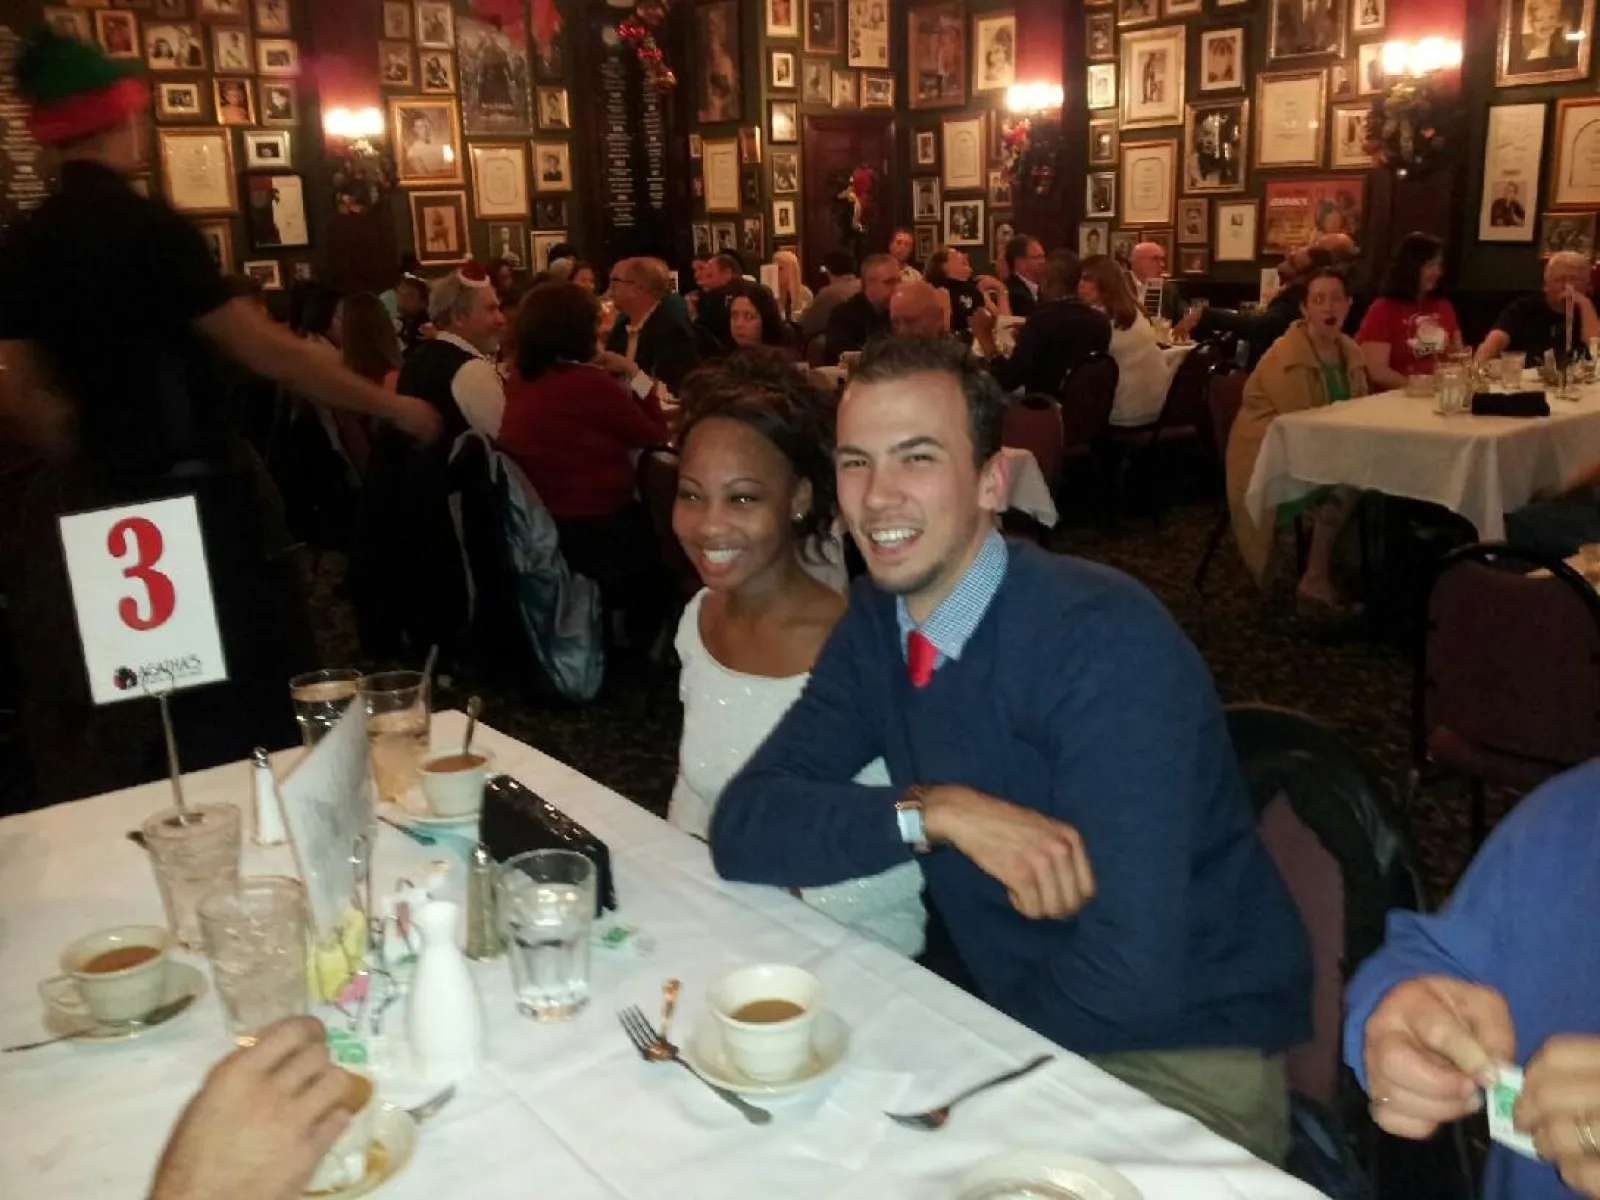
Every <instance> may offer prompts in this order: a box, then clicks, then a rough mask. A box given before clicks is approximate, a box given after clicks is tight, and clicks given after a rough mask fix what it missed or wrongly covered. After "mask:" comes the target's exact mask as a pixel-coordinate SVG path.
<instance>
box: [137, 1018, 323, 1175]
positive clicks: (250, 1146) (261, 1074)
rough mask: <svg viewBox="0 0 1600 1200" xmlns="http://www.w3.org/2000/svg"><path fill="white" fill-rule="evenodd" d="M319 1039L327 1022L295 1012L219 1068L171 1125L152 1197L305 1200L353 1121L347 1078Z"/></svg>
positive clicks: (157, 1169)
mask: <svg viewBox="0 0 1600 1200" xmlns="http://www.w3.org/2000/svg"><path fill="white" fill-rule="evenodd" d="M323 1038H324V1034H323V1028H322V1024H321V1022H319V1021H317V1020H314V1019H313V1018H310V1017H293V1018H291V1019H289V1020H286V1021H279V1022H278V1023H277V1024H275V1025H272V1026H270V1027H268V1028H267V1030H266V1031H265V1032H264V1033H262V1035H261V1036H260V1038H259V1039H258V1040H257V1041H256V1044H255V1045H254V1046H251V1047H249V1048H248V1049H245V1050H236V1051H234V1052H233V1053H232V1054H230V1055H229V1056H228V1057H227V1058H225V1059H223V1060H222V1061H221V1062H220V1063H218V1064H217V1065H216V1066H215V1067H213V1068H212V1070H211V1073H210V1074H209V1075H207V1076H206V1081H205V1085H204V1086H203V1087H202V1088H201V1089H200V1091H199V1093H198V1094H197V1095H196V1096H195V1097H194V1099H193V1100H191V1101H189V1106H188V1107H187V1108H185V1109H184V1110H183V1115H182V1116H181V1117H179V1118H178V1123H177V1125H176V1126H175V1127H174V1128H173V1131H172V1136H171V1137H170V1138H169V1139H168V1141H167V1148H166V1150H165V1151H164V1152H163V1153H162V1155H161V1163H160V1165H159V1166H158V1167H157V1168H156V1178H155V1183H154V1185H153V1186H152V1187H151V1189H150V1200H218V1198H219V1197H224V1196H225V1197H227V1198H228V1200H299V1197H300V1195H301V1194H302V1192H304V1190H305V1186H306V1184H307V1183H309V1182H310V1180H311V1175H312V1172H314V1171H315V1170H316V1169H317V1164H318V1163H319V1162H321V1161H322V1156H323V1155H324V1154H326V1153H327V1151H328V1149H329V1147H331V1146H332V1145H333V1143H334V1141H335V1139H337V1138H338V1136H339V1134H340V1133H342V1132H343V1131H344V1128H345V1126H346V1125H348V1124H349V1123H350V1117H349V1114H348V1113H346V1112H345V1110H344V1108H343V1107H341V1105H340V1101H341V1099H342V1098H343V1097H344V1095H345V1091H346V1088H347V1087H348V1076H347V1075H346V1074H345V1072H344V1071H342V1070H340V1069H339V1068H338V1067H336V1066H334V1065H333V1064H332V1063H331V1062H329V1060H328V1050H327V1046H326V1045H325V1043H324V1040H323Z"/></svg>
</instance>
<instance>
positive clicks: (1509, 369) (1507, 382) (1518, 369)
mask: <svg viewBox="0 0 1600 1200" xmlns="http://www.w3.org/2000/svg"><path fill="white" fill-rule="evenodd" d="M1527 365H1528V356H1527V355H1526V354H1519V353H1510V354H1502V355H1501V356H1500V386H1501V387H1503V388H1505V390H1506V391H1508V392H1520V391H1521V390H1522V372H1523V371H1524V370H1525V369H1526V368H1527Z"/></svg>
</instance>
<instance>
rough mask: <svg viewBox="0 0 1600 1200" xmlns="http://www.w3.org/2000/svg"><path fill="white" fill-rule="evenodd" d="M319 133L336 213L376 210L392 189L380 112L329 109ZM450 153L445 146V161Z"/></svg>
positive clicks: (391, 164) (391, 162)
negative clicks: (325, 153) (325, 149)
mask: <svg viewBox="0 0 1600 1200" xmlns="http://www.w3.org/2000/svg"><path fill="white" fill-rule="evenodd" d="M322 132H323V137H324V140H325V141H326V142H327V145H328V160H329V165H330V166H331V167H332V174H333V195H334V203H335V204H336V206H337V208H338V211H340V212H342V213H363V212H367V211H369V210H371V209H373V208H376V207H377V206H378V205H379V204H380V203H382V201H383V197H384V195H385V194H386V193H387V192H388V191H389V190H390V189H391V188H393V187H394V159H393V157H392V156H391V155H390V154H389V150H388V147H387V146H386V145H385V142H384V137H385V134H386V133H387V130H386V129H385V128H384V123H383V113H382V112H380V111H379V110H378V109H376V108H373V107H370V106H368V107H366V108H356V109H350V108H330V109H328V110H327V111H325V112H324V113H323V114H322ZM453 154H454V151H453V150H451V148H450V147H448V146H446V147H445V156H446V161H451V156H452V155H453Z"/></svg>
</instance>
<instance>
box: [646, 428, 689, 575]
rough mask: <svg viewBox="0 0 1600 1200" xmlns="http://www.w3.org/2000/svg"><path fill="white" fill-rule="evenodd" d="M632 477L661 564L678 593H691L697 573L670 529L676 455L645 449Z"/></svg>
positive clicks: (674, 488)
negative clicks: (658, 549)
mask: <svg viewBox="0 0 1600 1200" xmlns="http://www.w3.org/2000/svg"><path fill="white" fill-rule="evenodd" d="M636 479H637V481H638V486H639V495H640V497H641V498H642V499H643V500H644V507H645V511H646V512H647V513H649V514H650V527H651V528H652V529H653V530H654V531H655V535H656V542H657V543H658V544H659V546H660V547H661V561H662V564H663V565H664V566H665V567H666V568H667V570H668V571H670V572H671V573H672V578H673V581H674V583H675V584H676V588H677V591H678V593H679V594H680V595H682V596H692V595H694V593H695V592H696V591H698V590H699V588H700V574H699V572H697V571H696V570H695V569H694V564H693V563H691V562H690V561H689V556H688V555H687V554H685V553H684V552H683V547H682V546H681V545H679V544H678V537H677V535H676V534H675V533H673V532H672V507H673V505H674V504H676V503H677V500H678V456H677V455H676V454H674V453H673V452H672V451H671V450H665V449H662V450H646V451H645V452H644V453H643V454H641V455H640V456H639V466H638V469H637V473H636Z"/></svg>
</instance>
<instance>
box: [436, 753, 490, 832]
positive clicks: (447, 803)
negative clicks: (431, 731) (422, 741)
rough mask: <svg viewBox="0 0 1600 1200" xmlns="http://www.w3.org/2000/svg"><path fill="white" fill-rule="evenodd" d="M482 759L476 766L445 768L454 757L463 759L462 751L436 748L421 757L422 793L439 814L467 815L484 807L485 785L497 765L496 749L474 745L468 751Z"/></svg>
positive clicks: (445, 815)
mask: <svg viewBox="0 0 1600 1200" xmlns="http://www.w3.org/2000/svg"><path fill="white" fill-rule="evenodd" d="M465 753H466V754H467V755H470V756H472V757H473V758H478V759H482V760H483V761H482V762H480V763H478V764H477V765H476V766H471V767H460V768H458V769H455V770H442V769H441V767H442V766H445V765H448V764H449V763H450V762H451V760H452V759H460V758H461V757H462V756H463V752H462V751H461V750H459V749H457V750H435V751H434V752H433V753H432V754H430V755H428V757H427V758H425V759H423V760H422V766H421V768H420V770H419V771H418V777H419V779H420V780H421V782H422V794H423V796H424V797H425V798H426V799H427V801H428V807H429V808H430V809H432V810H433V815H434V816H436V817H465V816H469V815H470V814H472V813H475V812H477V811H478V810H479V809H480V808H482V807H483V785H484V783H485V782H487V780H488V778H489V772H490V771H492V770H493V769H494V752H493V751H492V750H486V749H483V748H481V747H477V746H474V747H473V748H472V749H471V750H468V751H466V752H465Z"/></svg>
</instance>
